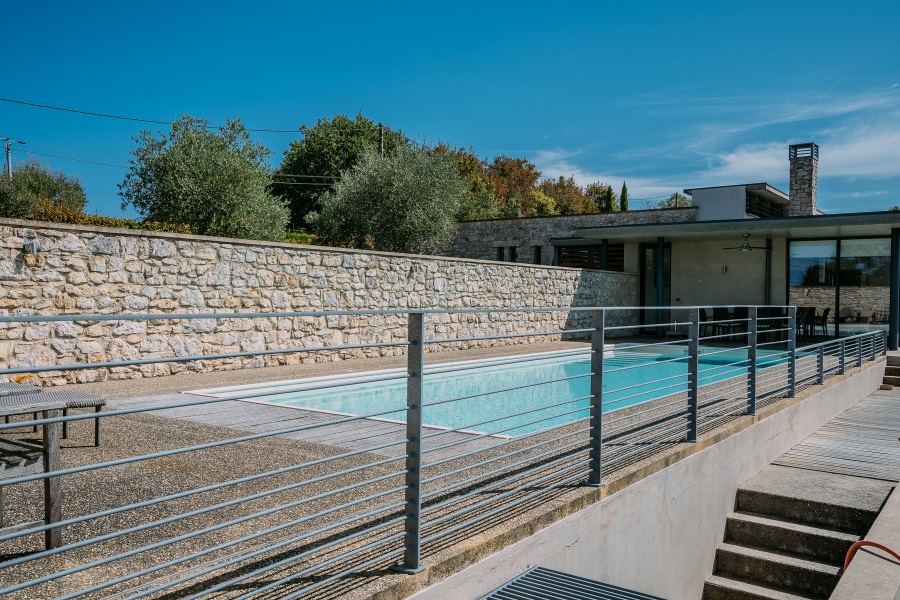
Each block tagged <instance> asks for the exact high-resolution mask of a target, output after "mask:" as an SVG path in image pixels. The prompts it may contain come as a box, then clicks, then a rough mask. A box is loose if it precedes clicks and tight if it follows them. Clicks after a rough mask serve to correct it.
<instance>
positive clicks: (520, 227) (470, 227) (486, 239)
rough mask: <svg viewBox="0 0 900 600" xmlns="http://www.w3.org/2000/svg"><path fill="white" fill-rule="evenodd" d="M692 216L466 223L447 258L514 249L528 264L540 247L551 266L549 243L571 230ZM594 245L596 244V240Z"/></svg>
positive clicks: (673, 212)
mask: <svg viewBox="0 0 900 600" xmlns="http://www.w3.org/2000/svg"><path fill="white" fill-rule="evenodd" d="M696 212H697V211H696V209H694V208H690V207H687V208H666V209H653V210H630V211H627V212H616V213H598V214H593V215H571V216H565V217H531V218H525V219H498V220H494V221H470V222H468V223H460V224H459V229H458V230H457V232H456V238H455V239H454V241H453V246H452V248H451V249H450V251H449V252H448V253H447V254H448V256H456V257H460V258H476V259H481V260H495V259H496V258H497V247H498V246H502V247H505V248H507V253H508V252H509V249H508V248H509V246H515V247H516V248H517V249H518V251H517V254H518V258H517V262H520V263H532V262H533V256H534V253H533V248H534V246H541V248H542V252H541V254H542V264H545V265H551V264H553V245H552V244H551V243H550V240H552V239H555V238H572V237H576V235H577V234H576V233H575V229H576V228H578V227H606V226H611V225H637V224H641V225H645V224H651V223H684V222H688V221H694V220H695V215H696ZM597 243H600V242H599V240H598V242H597ZM507 256H508V254H507ZM627 270H628V269H627V268H626V271H627Z"/></svg>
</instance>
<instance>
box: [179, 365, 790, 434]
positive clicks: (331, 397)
mask: <svg viewBox="0 0 900 600" xmlns="http://www.w3.org/2000/svg"><path fill="white" fill-rule="evenodd" d="M706 352H707V354H704V353H703V352H702V351H701V355H700V371H701V374H700V378H701V379H700V385H705V384H709V383H714V382H717V381H722V380H724V379H728V378H730V377H736V376H738V375H740V374H742V373H741V371H743V370H745V369H742V367H745V364H746V363H743V364H740V361H746V358H747V354H746V352H745V351H743V352H742V351H728V352H721V351H720V349H708V350H706ZM709 352H714V354H709ZM779 362H783V358H781V355H779V354H778V353H775V352H773V353H768V354H766V355H765V356H762V355H761V356H760V357H759V358H758V365H759V368H763V367H766V366H771V365H774V364H777V363H779ZM735 363H738V364H735ZM461 367H467V368H465V369H464V370H462V369H461ZM405 373H406V371H405V369H391V370H384V371H375V372H371V371H370V372H366V373H357V374H349V375H337V376H329V377H316V378H309V379H302V380H293V381H282V382H277V383H267V384H255V385H246V386H237V387H230V388H219V389H210V390H196V391H194V392H189V393H193V394H202V395H209V396H214V397H217V398H235V399H246V398H244V397H245V396H247V395H248V394H252V395H253V396H254V397H253V398H250V399H249V400H250V401H255V402H263V403H266V404H277V405H280V406H290V407H295V408H304V409H308V410H317V411H325V412H330V413H336V414H342V415H367V414H373V413H381V412H383V411H394V410H396V412H387V413H386V414H380V415H378V417H377V418H380V419H386V420H396V421H404V420H405V413H404V410H403V409H404V407H405V406H406V378H405ZM589 374H590V354H589V352H588V351H587V350H577V351H566V352H553V353H540V354H530V355H523V356H517V357H504V358H500V359H487V360H478V361H467V362H459V363H447V364H441V365H430V366H427V367H426V368H425V377H424V384H423V388H424V389H423V393H424V409H423V411H424V412H423V419H422V421H423V423H425V424H426V425H428V426H433V427H441V428H452V429H455V428H466V429H467V430H475V431H489V432H491V433H495V434H499V435H505V436H516V435H522V434H525V433H531V432H533V431H538V430H540V429H545V428H547V427H552V426H555V425H561V424H563V423H567V422H571V421H575V420H577V419H582V418H585V417H587V416H588V414H589V406H590V400H589V398H588V396H589V394H590V376H589ZM373 379H375V381H372V380H373ZM366 380H367V381H366ZM546 382H551V383H546ZM326 385H327V386H329V387H328V388H327V389H305V388H321V387H323V386H326ZM286 388H290V391H288V392H282V391H280V390H283V389H286ZM509 388H516V389H512V390H510V389H509ZM495 390H508V391H501V392H497V391H495ZM603 390H604V395H603V412H609V411H613V410H617V409H620V408H624V407H627V406H633V405H635V404H639V403H641V402H647V401H650V400H653V399H655V398H660V397H663V396H668V395H670V394H676V393H679V392H684V391H686V390H687V356H686V350H684V349H683V348H675V349H668V351H666V352H662V353H649V352H640V351H628V350H627V349H625V350H615V351H607V352H606V353H604V381H603ZM453 398H457V400H454V401H452V402H444V401H445V400H450V399H453ZM550 405H552V406H550ZM513 413H526V414H520V415H518V416H513V417H509V416H507V415H510V414H513Z"/></svg>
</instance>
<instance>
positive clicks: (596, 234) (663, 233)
mask: <svg viewBox="0 0 900 600" xmlns="http://www.w3.org/2000/svg"><path fill="white" fill-rule="evenodd" d="M895 228H900V211H885V212H870V213H846V214H837V215H818V216H808V217H772V218H768V219H730V220H725V221H694V222H688V223H654V224H648V225H616V226H607V227H579V228H576V229H575V232H576V234H577V235H578V236H579V237H580V238H586V239H593V240H602V239H608V240H618V241H629V242H655V241H656V240H657V239H658V238H661V237H662V238H665V239H666V240H715V239H728V238H733V237H736V236H737V237H739V236H741V235H743V234H745V233H749V234H750V235H753V236H754V237H763V238H818V237H827V238H830V237H882V236H889V235H891V229H895Z"/></svg>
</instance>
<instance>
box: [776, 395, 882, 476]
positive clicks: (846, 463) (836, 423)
mask: <svg viewBox="0 0 900 600" xmlns="http://www.w3.org/2000/svg"><path fill="white" fill-rule="evenodd" d="M898 437H900V390H889V391H882V390H879V391H875V392H873V393H872V394H871V395H869V396H867V397H866V398H864V399H862V400H861V401H860V402H859V403H858V404H856V405H855V406H852V407H850V408H848V409H847V410H845V411H844V412H843V413H841V414H840V415H838V416H837V417H835V418H834V419H832V420H831V421H829V422H828V423H826V424H825V425H823V426H822V427H821V428H820V429H819V430H818V431H816V432H815V433H813V434H812V435H810V436H809V437H808V438H806V439H805V440H803V441H802V442H800V443H799V444H797V445H796V446H794V447H793V448H792V449H791V450H789V451H788V452H786V453H785V454H783V455H782V456H781V457H779V458H778V460H776V461H775V463H774V464H776V465H781V466H785V467H796V468H800V469H808V470H812V471H822V472H825V473H836V474H839V475H853V476H855V477H867V478H869V479H881V480H885V481H894V482H900V440H898Z"/></svg>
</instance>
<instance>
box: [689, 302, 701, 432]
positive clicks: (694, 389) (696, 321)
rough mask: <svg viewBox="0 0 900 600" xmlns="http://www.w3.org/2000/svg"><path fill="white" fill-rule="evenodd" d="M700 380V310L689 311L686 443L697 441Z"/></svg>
mask: <svg viewBox="0 0 900 600" xmlns="http://www.w3.org/2000/svg"><path fill="white" fill-rule="evenodd" d="M699 379H700V309H699V308H692V309H691V324H690V326H689V327H688V405H687V418H688V424H687V425H688V429H687V441H689V442H696V441H697V421H698V418H699V415H698V413H699V410H698V408H699V406H698V404H699V391H700V386H699V383H700V381H699Z"/></svg>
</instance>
